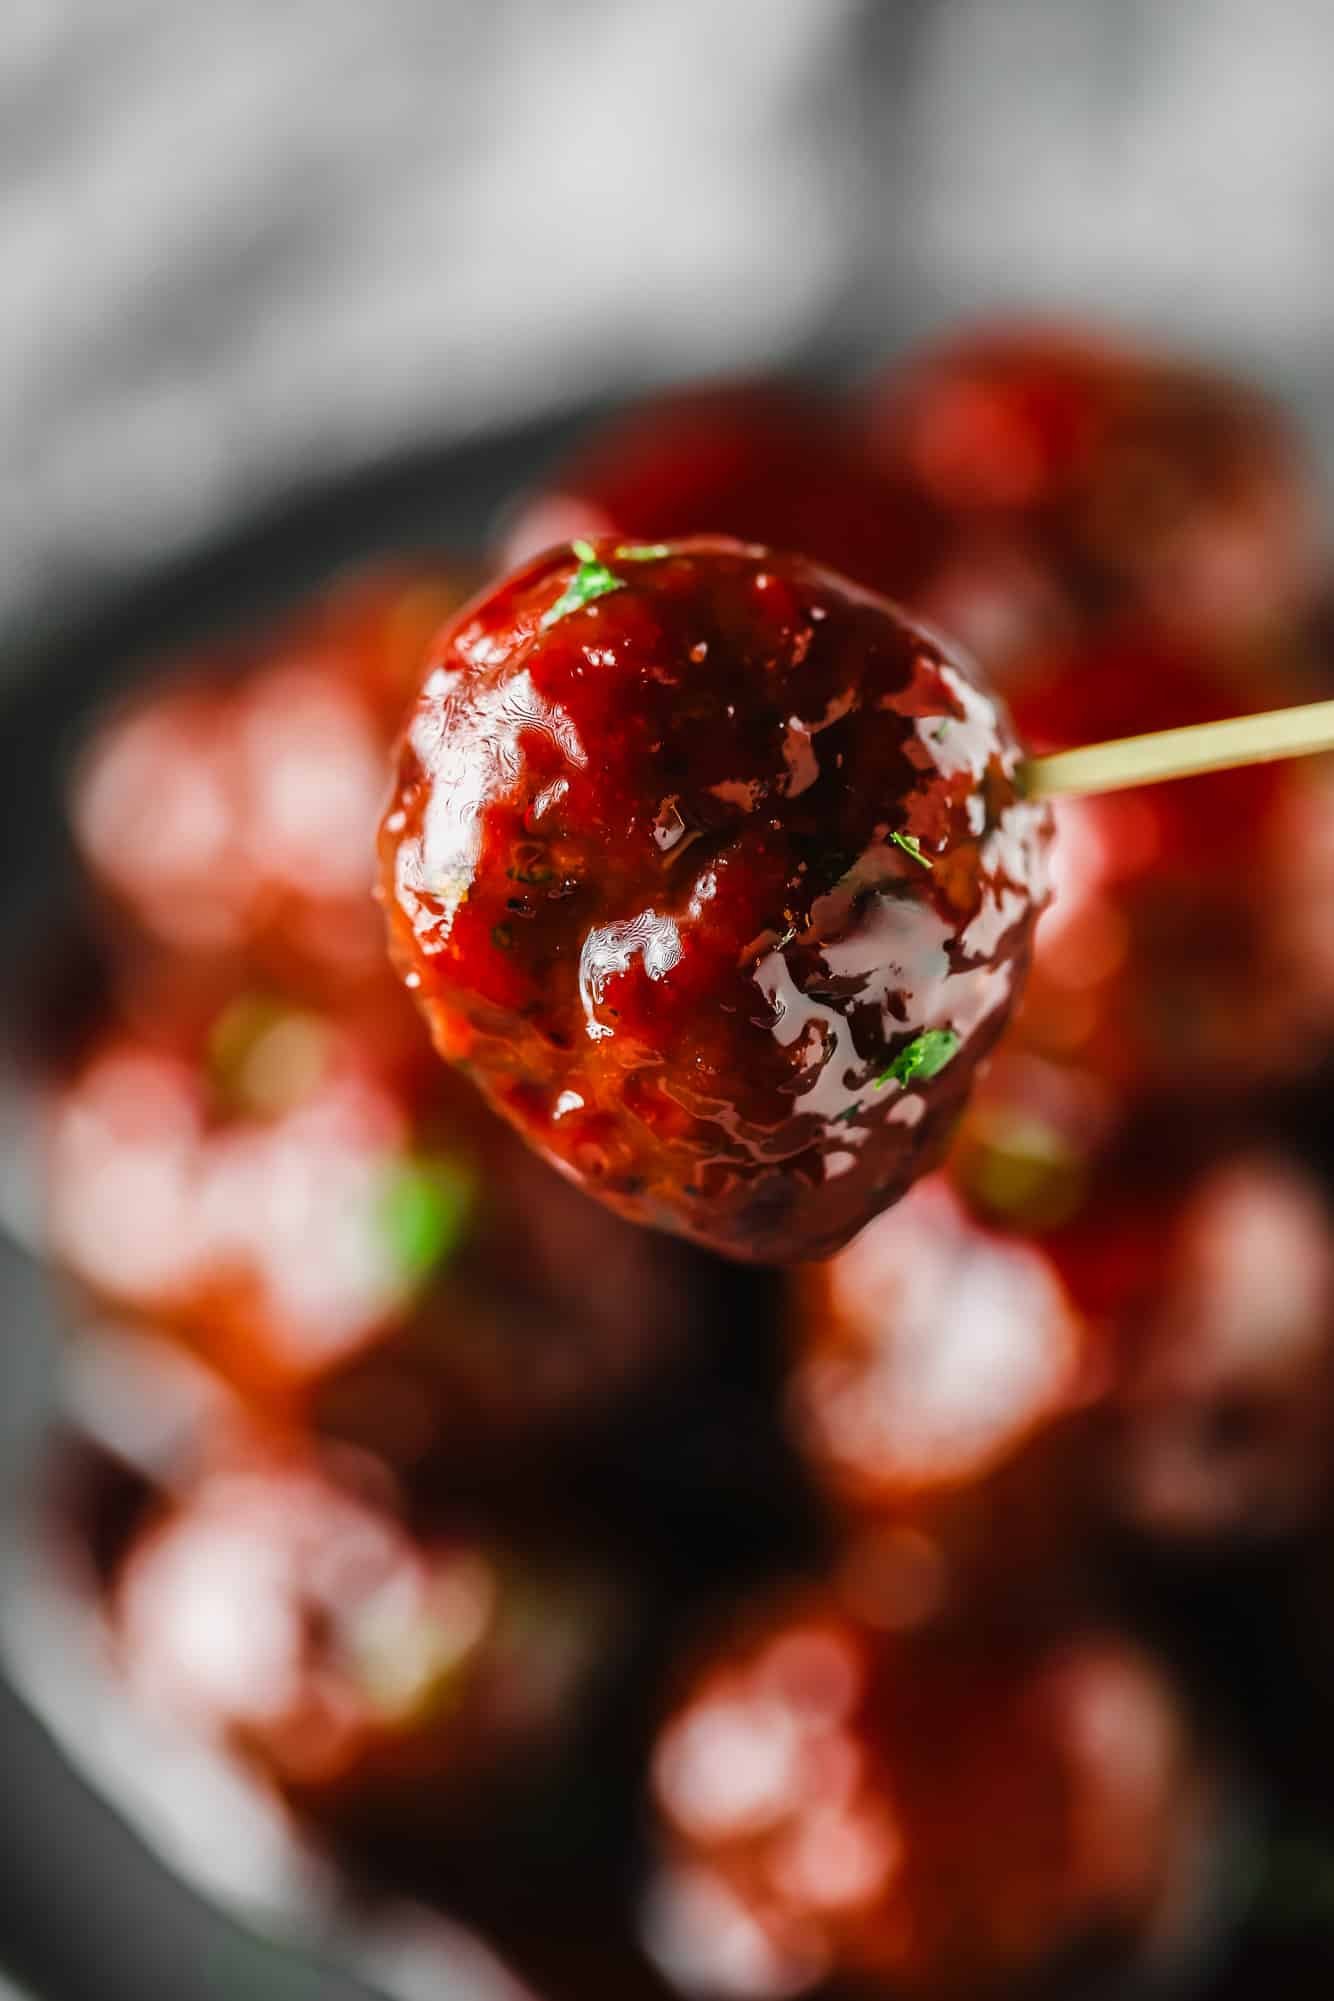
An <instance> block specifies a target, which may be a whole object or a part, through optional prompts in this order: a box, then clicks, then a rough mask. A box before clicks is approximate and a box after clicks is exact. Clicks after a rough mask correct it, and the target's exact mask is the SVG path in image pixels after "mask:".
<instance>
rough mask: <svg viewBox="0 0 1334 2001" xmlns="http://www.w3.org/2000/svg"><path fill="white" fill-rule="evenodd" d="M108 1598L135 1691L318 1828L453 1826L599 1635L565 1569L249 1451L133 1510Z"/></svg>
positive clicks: (588, 1668) (536, 1727) (533, 1741)
mask: <svg viewBox="0 0 1334 2001" xmlns="http://www.w3.org/2000/svg"><path fill="white" fill-rule="evenodd" d="M109 1612H110V1623H111V1629H112V1636H113V1642H114V1645H115V1649H116V1653H117V1655H118V1658H119V1662H120V1665H121V1667H122V1669H123V1672H124V1674H125V1676H126V1679H127V1682H128V1684H129V1688H130V1691H131V1694H132V1695H133V1696H134V1697H135V1699H136V1700H137V1701H139V1702H140V1703H141V1704H143V1705H144V1706H145V1707H146V1708H147V1709H149V1710H150V1711H152V1712H154V1713H157V1714H160V1715H162V1716H165V1717H168V1718H170V1719H174V1720H175V1721H176V1722H177V1723H178V1724H182V1725H184V1726H185V1727H186V1728H187V1729H189V1730H191V1731H194V1732H196V1733H197V1734H198V1735H200V1736H201V1737H203V1738H205V1739H206V1740H209V1741H211V1742H213V1743H215V1744H216V1745H218V1746H219V1747H220V1748H222V1749H225V1750H227V1751H230V1752H231V1753H233V1754H235V1755H236V1756H239V1757H240V1758H241V1759H243V1760H244V1761H245V1762H246V1763H247V1764H248V1765H249V1766H250V1767H251V1768H252V1769H254V1770H255V1771H256V1772H258V1773H259V1774H260V1775H261V1776H263V1777H264V1778H266V1779H267V1780H268V1781H269V1782H270V1783H271V1784H273V1785H274V1786H275V1787H276V1788H277V1790H278V1791H279V1792H280V1793H281V1794H282V1795H283V1796H284V1797H285V1798H286V1799H287V1800H288V1802H289V1804H291V1805H292V1806H294V1807H295V1808H297V1809H298V1810H299V1811H300V1812H301V1813H302V1814H303V1815H304V1816H308V1817H310V1818H311V1819H312V1820H314V1821H315V1822H316V1823H318V1824H322V1825H324V1826H325V1827H326V1828H327V1830H328V1831H336V1830H337V1829H338V1828H340V1827H348V1828H353V1827H355V1828H359V1829H361V1830H362V1831H364V1832H370V1831H373V1830H374V1829H375V1828H377V1827H379V1826H383V1827H384V1828H385V1829H386V1830H388V1831H392V1830H393V1829H394V1828H395V1827H399V1828H401V1827H402V1826H405V1825H410V1824H411V1822H412V1821H413V1820H414V1819H416V1820H421V1821H425V1820H429V1822H430V1824H431V1825H432V1826H433V1827H437V1828H440V1827H443V1826H446V1825H448V1824H449V1823H450V1822H451V1821H457V1820H461V1821H462V1822H463V1823H464V1824H465V1825H466V1823H467V1820H468V1817H469V1816H470V1815H471V1814H472V1813H474V1812H475V1811H476V1810H477V1809H478V1806H479V1803H480V1801H481V1799H482V1797H483V1796H484V1790H485V1788H487V1787H488V1786H490V1785H493V1784H494V1783H496V1782H497V1781H498V1780H499V1779H500V1777H501V1775H502V1774H503V1773H504V1772H505V1771H507V1770H510V1771H512V1770H514V1769H515V1768H516V1766H517V1767H519V1768H522V1767H523V1766H524V1765H525V1764H531V1762H532V1761H533V1760H535V1759H537V1758H539V1757H540V1756H542V1755H544V1754H546V1753H548V1752H549V1751H550V1750H551V1748H552V1747H553V1745H555V1744H556V1743H558V1742H559V1741H560V1739H561V1738H563V1737H565V1736H567V1735H568V1733H569V1731H570V1729H571V1727H572V1724H573V1721H574V1717H575V1715H576V1713H577V1710H578V1707H579V1705H580V1704H582V1703H584V1702H586V1701H587V1700H588V1698H589V1694H590V1690H591V1687H592V1685H593V1683H594V1681H595V1679H596V1676H597V1673H598V1671H599V1669H600V1667H601V1665H602V1663H603V1661H604V1660H605V1657H606V1653H607V1650H608V1648H609V1646H610V1645H611V1642H612V1635H613V1634H614V1631H615V1616H614V1613H613V1610H612V1604H611V1600H610V1598H609V1596H608V1594H607V1592H606V1589H605V1585H604V1584H603V1583H602V1582H601V1581H600V1580H599V1579H598V1578H597V1577H596V1575H595V1573H594V1571H593V1570H592V1569H590V1568H588V1567H587V1566H584V1567H581V1566H579V1565H572V1564H571V1563H570V1562H569V1561H568V1559H567V1560H564V1561H563V1562H562V1560H560V1559H555V1558H553V1557H551V1556H550V1555H533V1554H532V1553H520V1552H519V1551H516V1550H515V1549H513V1548H511V1547H508V1546H506V1545H505V1544H504V1543H503V1541H502V1542H497V1541H496V1540H495V1539H494V1538H491V1539H487V1538H479V1537H478V1536H477V1535H476V1534H474V1533H472V1532H470V1531H468V1530H466V1529H461V1528H460V1529H455V1530H454V1531H452V1532H451V1531H448V1530H444V1529H437V1530H431V1531H429V1532H418V1531H416V1530H414V1529H413V1528H411V1527H410V1526H409V1525H408V1523H407V1522H406V1521H405V1520H403V1519H402V1518H401V1516H400V1515H399V1514H398V1513H397V1512H396V1509H395V1507H394V1504H393V1502H392V1499H391V1498H389V1497H388V1496H387V1495H386V1494H384V1493H382V1492H380V1491H377V1489H376V1487H375V1483H374V1482H368V1481H364V1480H363V1481H359V1480H358V1479H357V1478H355V1477H351V1476H350V1474H349V1472H347V1471H340V1470H339V1468H338V1467H337V1466H335V1465H332V1464H330V1465H326V1464H324V1463H322V1462H320V1461H319V1460H318V1459H317V1458H315V1457H314V1456H312V1455H308V1454H304V1453H299V1452H295V1451H287V1452H276V1451H273V1450H265V1449H263V1448H262V1447H260V1448H254V1447H251V1448H248V1449H246V1450H245V1451H242V1452H239V1453H235V1454H234V1455H233V1457H232V1458H231V1459H230V1460H229V1461H227V1460H224V1461H223V1462H222V1463H220V1464H218V1465H216V1466H214V1467H212V1468H211V1469H208V1470H206V1471H204V1472H203V1473H202V1474H201V1475H200V1477H199V1478H198V1479H197V1481H196V1482H195V1484H194V1485H193V1486H191V1487H189V1488H187V1489H186V1491H185V1492H183V1493H182V1494H180V1495H178V1496H176V1497H174V1498H173V1499H172V1500H171V1501H170V1502H168V1503H167V1504H166V1505H165V1506H164V1507H163V1508H161V1509H160V1510H159V1511H158V1513H157V1514H156V1515H155V1516H153V1517H151V1518H150V1519H149V1520H148V1521H147V1522H146V1523H145V1524H144V1526H143V1527H142V1528H141V1529H140V1530H139V1532H138V1533H137V1535H136V1536H135V1538H134V1540H133V1541H132V1543H131V1545H130V1547H129V1549H128V1551H127V1553H126V1555H125V1556H124V1558H123V1561H122V1563H121V1566H120V1569H119V1573H118V1575H117V1577H116V1578H115V1580H114V1582H113V1585H112V1590H111V1597H110V1607H109Z"/></svg>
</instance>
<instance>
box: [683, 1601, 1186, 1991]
mask: <svg viewBox="0 0 1334 2001" xmlns="http://www.w3.org/2000/svg"><path fill="white" fill-rule="evenodd" d="M652 1776H653V1788H654V1793H655V1797H656V1805H657V1812H658V1826H659V1835H660V1846H661V1851H662V1855H663V1861H662V1866H661V1869H660V1872H659V1874H658V1876H657V1878H656V1881H655V1882H654V1885H653V1888H652V1890H651V1893H650V1896H649V1900H648V1905H647V1913H646V1931H647V1938H648V1943H649V1946H650V1950H651V1951H652V1952H653V1953H654V1955H655V1957H656V1958H657V1959H658V1960H659V1962H660V1963H661V1964H662V1966H663V1968H664V1970H665V1971H667V1972H668V1973H669V1974H670V1975H671V1976H672V1977H673V1979H674V1980H675V1981H676V1982H677V1984H678V1985H679V1986H681V1987H682V1988H683V1989H685V1990H686V1991H687V1992H690V1993H697V1994H701V1995H710V1996H717V1997H722V1996H726V1995H743V1994H744V1995H747V1996H751V1997H755V1996H765V1995H773V1996H780V1995H794V1994H799V1993H803V1992H805V1991H807V1990H808V1989H810V1988H814V1987H817V1986H819V1987H821V1991H823V1986H822V1983H824V1982H826V1981H832V1982H834V1983H835V1984H836V1985H837V1989H838V1991H839V1992H842V1991H843V1983H847V1984H848V1986H849V1988H850V1990H855V1991H856V1992H859V1993H860V1992H861V1991H863V1988H865V1990H866V1991H868V1992H875V1993H880V1992H881V1991H884V1992H890V1991H892V1992H893V1993H895V1994H900V1993H903V1994H912V1995H921V1996H927V1995H930V1996H957V1997H964V1996H967V1997H968V1998H969V2001H972V1997H974V1996H977V1995H979V1994H984V1993H985V1994H991V1993H995V1992H998V1991H1004V1992H1009V1991H1011V1989H1010V1984H1009V1983H1011V1982H1014V1981H1022V1980H1026V1979H1032V1978H1033V1977H1034V1976H1037V1975H1039V1974H1041V1973H1042V1972H1044V1971H1046V1972H1048V1973H1050V1972H1051V1971H1053V1970H1054V1969H1055V1968H1056V1967H1057V1966H1059V1965H1060V1964H1062V1963H1063V1962H1065V1963H1073V1964H1074V1965H1075V1966H1076V1967H1081V1966H1082V1970H1083V1971H1084V1972H1085V1973H1088V1974H1091V1973H1093V1972H1094V1971H1095V1970H1098V1968H1099V1967H1100V1969H1101V1971H1102V1972H1103V1973H1104V1974H1105V1973H1106V1972H1107V1971H1108V1969H1109V1963H1117V1962H1120V1963H1122V1964H1124V1963H1125V1962H1126V1961H1128V1960H1138V1961H1139V1962H1140V1963H1141V1964H1144V1963H1146V1962H1149V1961H1151V1960H1152V1959H1153V1958H1154V1957H1155V1956H1161V1955H1171V1954H1173V1953H1181V1952H1182V1951H1183V1950H1185V1949H1187V1948H1188V1946H1189V1944H1190V1943H1191V1934H1192V1932H1193V1930H1194V1928H1195V1926H1196V1925H1197V1924H1198V1922H1199V1920H1200V1918H1201V1910H1200V1904H1201V1901H1202V1899H1201V1895H1200V1892H1201V1881H1200V1877H1201V1865H1202V1862H1203V1860H1204V1858H1205V1857H1206V1856H1207V1855H1208V1854H1209V1853H1210V1850H1211V1837H1212V1836H1213V1835H1214V1834H1216V1832H1217V1824H1216V1818H1215V1815H1216V1801H1215V1798H1214V1782H1213V1781H1212V1779H1211V1778H1210V1776H1209V1773H1208V1767H1207V1765H1206V1763H1205V1761H1204V1759H1203V1757H1202V1755H1201V1753H1200V1751H1199V1748H1198V1747H1197V1745H1196V1743H1195V1741H1194V1738H1193V1734H1192V1730H1191V1727H1190V1724H1189V1722H1188V1720H1187V1718H1186V1715H1185V1714H1184V1712H1183V1709H1182V1706H1181V1703H1180V1700H1179V1698H1178V1696H1177V1694H1176V1692H1175V1690H1174V1689H1173V1686H1172V1684H1171V1683H1170V1682H1169V1681H1168V1680H1167V1679H1166V1677H1165V1676H1164V1674H1163V1672H1162V1671H1161V1670H1160V1669H1159V1668H1158V1667H1157V1665H1156V1664H1155V1663H1154V1662H1153V1661H1152V1660H1151V1659H1149V1658H1148V1657H1146V1656H1145V1655H1144V1654H1143V1653H1141V1652H1140V1651H1139V1649H1138V1648H1137V1647H1135V1646H1134V1645H1132V1644H1130V1643H1129V1642H1128V1641H1126V1640H1125V1639H1122V1638H1120V1637H1118V1636H1116V1635H1113V1634H1110V1633H1106V1632H1101V1631H1079V1632H1076V1633H1072V1634H1071V1635H1069V1636H1066V1637H1063V1638H1060V1639H1056V1640H1048V1641H1046V1642H1037V1641H1032V1640H1021V1639H1018V1638H1009V1639H1004V1640H1002V1639H996V1638H994V1637H993V1638H991V1639H988V1638H986V1637H979V1636H977V1635H973V1636H972V1637H969V1638H966V1637H964V1636H962V1635H953V1634H952V1635H950V1636H948V1637H944V1636H941V1635H939V1634H935V1635H929V1636H925V1635H912V1636H907V1637H904V1636H900V1635H887V1634H877V1633H875V1632H873V1631H871V1630H870V1629H868V1628H867V1627H865V1626H863V1625H861V1624H859V1623H857V1622H856V1621H854V1620H852V1619H849V1618H848V1617H847V1616H846V1615H845V1614H844V1613H843V1612H842V1611H841V1610H840V1608H839V1607H838V1605H837V1604H836V1603H835V1602H832V1601H821V1600H817V1601H815V1602H812V1603H810V1604H807V1605H805V1606H797V1607H795V1608H792V1609H788V1610H786V1611H779V1612H777V1613H774V1612H770V1613H768V1614H767V1615H761V1616H760V1617H759V1618H758V1619H756V1620H754V1621H752V1624H751V1626H750V1628H749V1630H746V1629H744V1628H743V1630H742V1632H741V1633H740V1634H739V1635H734V1636H733V1638H732V1639H731V1641H730V1642H729V1643H727V1644H725V1645H724V1647H723V1648H722V1649H720V1650H719V1652H718V1653H717V1654H716V1655H715V1656H714V1658H713V1659H712V1660H711V1661H709V1662H707V1663H706V1664H705V1665H704V1667H703V1668H702V1670H701V1671H699V1672H698V1673H697V1674H696V1676H695V1678H694V1680H693V1683H692V1684H691V1685H690V1686H689V1687H688V1688H687V1691H686V1694H685V1697H684V1699H683V1700H682V1701H681V1702H680V1704H679V1706H678V1707H677V1709H676V1711H675V1714H674V1715H673V1716H672V1717H671V1718H670V1719H669V1721H668V1722H667V1724H666V1727H665V1728H664V1729H663V1731H662V1733H661V1735H660V1736H659V1738H658V1742H657V1746H656V1750H655V1753H654V1758H653V1767H652ZM1079 1984H1080V1987H1081V1991H1082V1985H1083V1983H1082V1981H1081V1982H1080V1983H1079Z"/></svg>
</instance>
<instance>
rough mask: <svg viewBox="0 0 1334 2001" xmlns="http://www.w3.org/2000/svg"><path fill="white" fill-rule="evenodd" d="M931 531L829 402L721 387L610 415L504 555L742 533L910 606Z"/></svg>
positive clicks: (521, 518)
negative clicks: (589, 540)
mask: <svg viewBox="0 0 1334 2001" xmlns="http://www.w3.org/2000/svg"><path fill="white" fill-rule="evenodd" d="M924 525H925V524H924V522H923V520H922V516H921V510H920V509H918V508H917V507H916V506H915V505H914V504H913V503H912V502H911V501H908V500H905V497H904V496H903V495H902V494H901V493H900V492H899V491H898V490H897V489H896V488H895V486H894V485H893V483H892V482H891V481H889V480H887V479H885V478H883V477H882V476H881V475H880V474H879V473H878V472H877V471H876V470H875V468H874V466H873V465H872V464H871V462H870V460H869V459H868V457H867V455H866V454H865V452H864V451H863V450H862V448H861V445H860V443H859V441H858V440H857V439H856V438H855V436H854V434H853V430H852V427H851V425H850V423H849V422H848V420H847V418H846V416H845V415H843V414H842V413H840V412H839V411H838V410H837V409H835V408H834V407H833V406H831V405H830V404H829V403H828V402H827V401H826V400H824V399H822V398H820V397H818V396H816V395H815V394H813V393H811V392H803V391H801V390H799V389H797V388H795V387H787V386H784V385H783V384H780V383H764V382H757V383H730V384H717V385H714V386H711V387H706V388H701V389H694V390H686V391H682V392H679V393H677V394H675V395H670V396H664V397H662V398H660V399H659V400H658V401H656V402H650V403H647V404H644V405H641V406H640V407H639V408H637V409H633V410H631V411H629V412H627V413H626V414H625V415H623V416H621V417H619V418H615V419H613V420H612V421H611V422H610V423H609V424H607V425H606V426H605V427H604V428H603V429H602V430H601V431H600V432H598V433H597V434H596V435H595V436H594V438H593V439H592V441H591V443H589V444H588V445H586V446H585V447H584V448H583V450H582V451H579V452H576V453H575V455H574V456H573V457H572V458H571V459H570V460H569V462H568V463H567V464H565V465H564V466H562V467H559V468H558V469H557V470H556V472H555V473H554V474H552V475H551V477H550V479H549V481H548V483H547V485H546V487H545V488H544V489H542V490H540V491H538V492H537V493H535V494H533V495H531V496H530V497H529V498H528V499H527V500H526V501H525V502H524V503H523V505H522V506H521V507H520V509H519V511H518V513H517V514H516V515H515V517H514V518H513V520H512V521H511V522H510V523H509V524H508V526H507V529H506V532H505V535H504V539H503V542H502V545H501V558H502V567H504V568H510V567H512V566H514V565H516V564H518V563H521V562H527V561H528V560H529V559H530V558H531V557H533V556H535V555H537V554H538V553H539V552H540V551H541V550H543V549H547V548H550V547H551V546H552V545H553V544H555V543H557V542H568V541H570V539H571V538H572V537H574V536H576V535H578V536H589V537H597V536H599V535H617V536H630V537H632V538H635V539H644V540H656V539H658V538H666V539H669V540H670V539H673V538H676V537H681V536H692V535H733V536H736V537H737V538H738V539H739V540H740V541H743V542H762V543H764V544H765V545H766V546H767V547H769V548H772V549H776V550H780V551H782V550H788V551H799V552H800V553H801V554H802V555H804V556H809V557H812V558H813V559H814V560H815V561H816V562H819V563H825V564H827V565H828V566H829V567H830V568H831V569H834V570H838V571H840V572H841V573H842V574H843V575H844V576H848V577H852V578H853V579H854V580H855V581H856V582H857V583H860V584H867V585H869V586H871V587H872V588H873V589H876V590H883V591H888V592H889V593H890V594H891V595H892V596H900V597H906V596H910V595H911V593H912V588H913V586H914V585H915V584H916V583H917V581H918V579H919V578H920V577H921V576H923V575H924V574H926V570H927V558H928V547H929V546H930V545H929V544H928V542H927V541H926V539H924V535H923V528H924Z"/></svg>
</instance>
